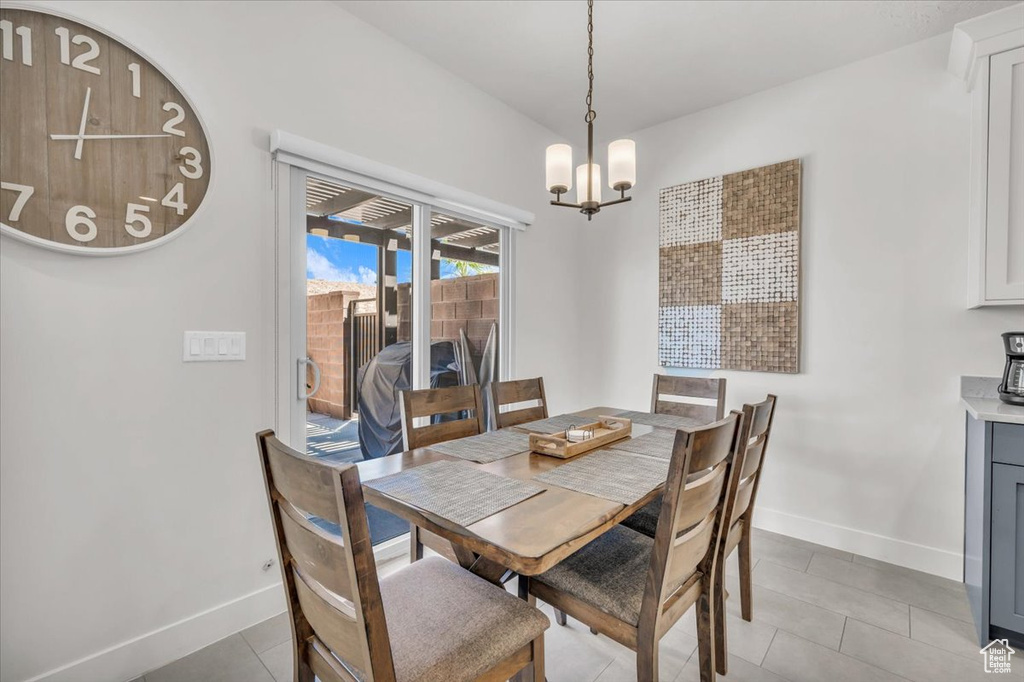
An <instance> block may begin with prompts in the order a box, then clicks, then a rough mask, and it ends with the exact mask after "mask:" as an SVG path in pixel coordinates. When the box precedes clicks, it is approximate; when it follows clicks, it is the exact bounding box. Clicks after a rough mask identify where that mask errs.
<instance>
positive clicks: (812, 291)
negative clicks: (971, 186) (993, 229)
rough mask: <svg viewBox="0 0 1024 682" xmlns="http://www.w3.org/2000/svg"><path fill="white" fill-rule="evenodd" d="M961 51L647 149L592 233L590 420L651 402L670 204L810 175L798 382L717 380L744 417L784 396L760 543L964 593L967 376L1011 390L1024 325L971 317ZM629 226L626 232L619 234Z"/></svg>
mask: <svg viewBox="0 0 1024 682" xmlns="http://www.w3.org/2000/svg"><path fill="white" fill-rule="evenodd" d="M948 47H949V36H942V37H937V38H935V39H932V40H928V41H925V42H921V43H918V44H915V45H911V46H909V47H906V48H904V49H900V50H897V51H894V52H891V53H887V54H884V55H881V56H878V57H875V58H871V59H868V60H865V61H862V62H859V63H856V64H853V65H850V66H848V67H845V68H841V69H837V70H834V71H830V72H826V73H823V74H820V75H817V76H814V77H810V78H807V79H804V80H801V81H798V82H795V83H792V84H789V85H786V86H782V87H778V88H775V89H773V90H770V91H766V92H763V93H760V94H757V95H754V96H751V97H747V98H745V99H741V100H738V101H735V102H732V103H729V104H726V105H723V106H720V107H716V108H713V109H709V110H705V111H702V112H698V113H696V114H693V115H690V116H687V117H684V118H681V119H677V120H675V121H671V122H668V123H665V124H662V125H659V126H657V127H654V128H650V129H647V130H643V131H641V132H639V133H638V134H637V135H636V141H637V149H638V155H639V158H640V170H639V177H638V182H639V185H638V186H637V188H636V191H635V198H634V200H633V202H632V203H631V204H626V205H625V206H620V207H615V208H612V209H609V210H608V211H607V213H604V212H602V213H601V215H600V216H599V217H598V219H596V220H595V221H594V223H593V224H592V226H591V227H590V229H591V230H592V231H593V232H594V239H592V240H589V242H588V243H589V245H590V247H589V253H588V262H589V264H590V267H589V268H588V269H587V270H586V272H587V273H589V275H590V276H589V277H587V278H585V279H584V280H583V282H582V287H581V291H585V292H586V294H587V295H589V296H592V297H593V299H594V300H595V301H601V302H602V303H603V304H604V305H605V306H606V307H607V313H606V314H601V315H597V314H595V315H592V316H590V317H589V318H587V321H586V326H585V327H584V328H583V334H584V338H587V339H590V340H592V343H591V344H590V345H589V346H588V348H587V350H588V353H587V354H586V355H585V357H584V362H585V363H586V364H587V365H589V366H593V367H600V368H602V372H601V373H598V374H595V375H593V376H591V377H590V381H589V383H588V384H587V385H586V386H584V394H585V395H588V396H590V397H592V398H593V400H589V402H599V403H600V402H614V403H615V404H619V403H622V402H626V403H628V404H629V405H630V406H632V407H635V408H642V407H644V406H645V405H647V404H648V401H649V399H650V398H649V395H650V393H649V392H650V375H651V373H652V372H655V371H658V370H659V367H658V363H657V300H658V272H657V270H658V261H657V253H658V234H657V233H658V191H659V189H661V188H663V187H669V186H672V185H675V184H679V183H683V182H687V181H690V180H697V179H700V178H705V177H709V176H714V175H719V174H723V173H730V172H735V171H740V170H744V169H747V168H752V167H756V166H761V165H765V164H770V163H775V162H778V161H783V160H786V159H792V158H800V159H802V160H803V202H802V208H803V224H802V248H803V260H802V278H803V279H802V287H801V288H802V314H801V327H802V345H801V356H802V357H801V372H800V373H799V374H796V375H783V374H765V373H753V372H730V371H720V372H714V376H723V377H726V378H727V379H728V382H729V383H728V405H729V407H730V408H733V407H735V408H738V407H739V406H740V405H741V404H742V403H743V402H751V401H756V400H760V399H763V397H764V395H765V394H766V393H768V392H773V393H776V394H778V396H779V407H778V414H777V416H776V420H775V424H776V426H775V433H774V435H773V438H772V445H771V448H770V450H771V452H770V453H769V456H768V460H767V468H766V474H765V479H764V482H763V486H762V487H761V493H760V495H759V498H758V506H759V509H758V513H757V515H756V516H755V523H756V524H757V525H760V526H763V527H767V528H770V529H773V530H778V531H781V532H785V533H789V534H791V535H796V536H800V537H804V538H806V539H809V540H814V541H817V542H821V543H824V544H827V545H832V546H835V547H839V548H842V549H846V550H850V551H855V552H860V553H863V554H867V555H869V556H874V557H877V558H881V559H886V560H889V561H893V562H896V563H900V564H904V565H908V566H913V567H916V568H920V569H923V570H926V571H931V572H934V573H938V574H942V575H946V576H949V577H955V578H957V579H959V576H960V566H961V549H962V542H963V532H962V528H963V521H962V518H963V517H962V515H963V485H964V484H963V448H964V440H963V431H964V415H963V410H962V409H961V408H960V407H959V404H958V394H959V376H960V375H961V374H980V375H997V374H999V373H1001V371H1002V363H1003V354H1002V347H1001V345H1000V338H999V334H1000V333H1001V332H1003V331H1006V330H1008V329H1010V328H1011V327H1013V328H1016V327H1020V326H1021V325H1022V324H1024V313H1022V311H1021V309H1020V308H1004V309H983V310H967V309H966V300H967V298H966V297H967V284H966V272H967V261H966V239H967V237H966V235H967V216H968V209H967V205H968V203H967V202H968V152H969V146H970V141H969V121H970V102H969V97H968V96H967V95H966V94H965V93H964V92H963V88H962V85H960V84H958V83H957V81H956V80H955V79H954V78H953V77H952V76H950V75H948V74H947V73H946V72H945V64H946V56H947V54H948ZM613 216H614V218H613Z"/></svg>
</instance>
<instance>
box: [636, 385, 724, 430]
mask: <svg viewBox="0 0 1024 682" xmlns="http://www.w3.org/2000/svg"><path fill="white" fill-rule="evenodd" d="M662 396H674V397H679V398H703V399H709V400H714V401H715V404H714V405H704V404H700V403H693V402H685V401H678V400H663V399H662ZM651 412H654V413H656V414H671V415H674V416H677V417H688V418H691V419H699V420H701V421H709V422H710V421H713V420H716V419H721V418H722V417H723V416H724V415H725V379H702V378H698V377H674V376H668V375H665V374H655V375H654V388H653V389H652V391H651Z"/></svg>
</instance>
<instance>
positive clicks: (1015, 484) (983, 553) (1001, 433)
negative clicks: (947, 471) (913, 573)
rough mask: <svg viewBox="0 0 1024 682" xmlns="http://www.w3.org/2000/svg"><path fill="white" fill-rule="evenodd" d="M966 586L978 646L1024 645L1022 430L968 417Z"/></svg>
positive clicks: (1023, 460)
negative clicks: (999, 642) (999, 641)
mask: <svg viewBox="0 0 1024 682" xmlns="http://www.w3.org/2000/svg"><path fill="white" fill-rule="evenodd" d="M966 455H967V458H966V463H965V464H966V471H965V485H964V493H965V500H964V583H966V586H967V598H968V600H969V601H970V604H971V613H972V615H973V616H974V622H975V625H976V627H977V632H978V643H979V646H985V645H986V644H988V643H989V642H990V641H992V640H993V639H1004V638H1005V639H1009V640H1010V641H1011V642H1012V643H1014V644H1015V645H1017V646H1024V425H1022V424H1007V423H1003V422H990V421H980V420H977V419H974V418H973V417H971V416H970V415H967V452H966Z"/></svg>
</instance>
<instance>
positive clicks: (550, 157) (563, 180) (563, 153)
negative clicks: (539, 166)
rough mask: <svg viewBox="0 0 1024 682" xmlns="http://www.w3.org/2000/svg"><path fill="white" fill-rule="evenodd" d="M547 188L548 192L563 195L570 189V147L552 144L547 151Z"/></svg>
mask: <svg viewBox="0 0 1024 682" xmlns="http://www.w3.org/2000/svg"><path fill="white" fill-rule="evenodd" d="M547 186H548V191H549V192H557V193H562V194H564V193H565V192H568V191H569V190H570V189H572V147H570V146H569V145H567V144H553V145H551V146H550V147H548V149H547Z"/></svg>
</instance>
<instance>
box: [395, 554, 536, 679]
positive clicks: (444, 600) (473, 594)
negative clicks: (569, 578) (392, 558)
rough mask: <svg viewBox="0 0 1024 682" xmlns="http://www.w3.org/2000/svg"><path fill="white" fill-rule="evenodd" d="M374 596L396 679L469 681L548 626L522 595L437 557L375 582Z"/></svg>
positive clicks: (424, 560)
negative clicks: (381, 607) (376, 592)
mask: <svg viewBox="0 0 1024 682" xmlns="http://www.w3.org/2000/svg"><path fill="white" fill-rule="evenodd" d="M380 593H381V599H382V600H383V602H384V617H385V618H386V619H387V623H388V634H389V635H390V637H391V655H392V657H393V658H394V661H395V675H396V676H397V678H398V680H399V682H402V681H409V682H412V681H413V680H416V681H417V682H457V681H458V680H473V679H476V678H477V677H479V676H480V675H481V674H482V673H484V672H486V671H487V670H489V669H490V668H492V667H493V666H494V665H495V664H497V663H498V662H500V661H501V660H503V659H504V658H506V657H508V656H510V655H512V654H513V653H515V652H516V651H518V650H519V649H521V648H522V647H524V646H525V645H526V644H528V643H529V642H531V641H532V640H534V639H536V638H537V637H539V636H540V635H541V634H542V633H543V632H544V631H545V630H546V629H547V628H548V626H549V625H550V623H549V621H548V619H547V616H545V615H544V614H542V613H541V612H540V611H538V610H537V609H535V608H534V607H532V606H530V605H529V604H527V603H526V602H525V601H523V600H522V599H518V598H517V597H514V596H512V595H511V594H509V593H508V592H506V591H505V590H503V589H501V588H499V587H496V586H494V585H492V584H491V583H489V582H487V581H486V580H483V579H482V578H479V577H477V576H475V575H473V574H472V573H470V572H468V571H466V570H464V569H462V568H460V567H459V566H457V565H455V564H453V563H451V562H450V561H446V560H444V559H441V558H440V557H427V558H425V559H422V560H420V561H417V562H415V563H413V564H411V565H410V566H408V567H406V568H403V569H402V570H400V571H398V572H397V573H393V574H392V575H389V576H388V577H386V578H384V579H382V580H381V581H380Z"/></svg>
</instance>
